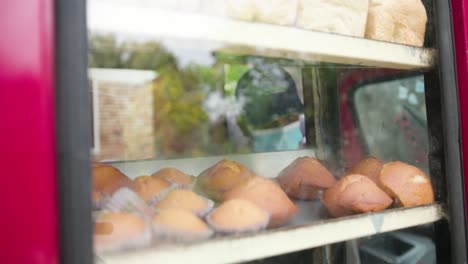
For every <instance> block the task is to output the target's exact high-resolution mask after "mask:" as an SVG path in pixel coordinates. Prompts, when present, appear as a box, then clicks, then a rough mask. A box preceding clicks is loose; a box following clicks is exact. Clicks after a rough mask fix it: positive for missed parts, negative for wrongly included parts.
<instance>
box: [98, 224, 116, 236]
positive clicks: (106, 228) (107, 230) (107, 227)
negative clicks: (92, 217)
mask: <svg viewBox="0 0 468 264" xmlns="http://www.w3.org/2000/svg"><path fill="white" fill-rule="evenodd" d="M112 232H114V225H113V224H112V223H109V222H96V223H94V234H96V235H110V234H112Z"/></svg>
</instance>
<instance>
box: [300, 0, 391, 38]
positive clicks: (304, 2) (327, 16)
mask: <svg viewBox="0 0 468 264" xmlns="http://www.w3.org/2000/svg"><path fill="white" fill-rule="evenodd" d="M390 1H393V0H390ZM368 6H369V0H299V7H298V11H297V21H296V26H297V27H300V28H303V29H308V30H317V31H324V32H331V33H337V34H343V35H350V36H356V37H364V33H365V29H366V19H367V11H368Z"/></svg>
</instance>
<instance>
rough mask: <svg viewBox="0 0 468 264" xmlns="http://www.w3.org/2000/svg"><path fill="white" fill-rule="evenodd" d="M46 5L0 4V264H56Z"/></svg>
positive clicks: (49, 7)
mask: <svg viewBox="0 0 468 264" xmlns="http://www.w3.org/2000/svg"><path fill="white" fill-rule="evenodd" d="M53 4H54V2H53V1H52V0H35V1H30V0H2V1H0V33H1V37H0V124H1V125H2V128H3V129H1V130H0V146H1V151H0V168H1V175H2V177H1V178H2V185H1V186H2V188H1V191H0V201H1V202H2V205H3V206H2V216H1V217H0V234H1V236H2V238H0V262H1V263H15V264H16V263H24V264H53V263H58V262H59V251H58V235H57V234H58V219H57V197H56V196H57V190H56V175H55V165H56V164H55V147H54V146H55V145H54V140H55V139H54V86H53V78H54V49H53V43H54V40H53V37H54V24H53V18H54V17H53Z"/></svg>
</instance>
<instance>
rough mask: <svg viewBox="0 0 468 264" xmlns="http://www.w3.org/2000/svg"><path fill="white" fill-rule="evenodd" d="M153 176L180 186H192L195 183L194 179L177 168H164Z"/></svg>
mask: <svg viewBox="0 0 468 264" xmlns="http://www.w3.org/2000/svg"><path fill="white" fill-rule="evenodd" d="M151 176H152V177H154V178H159V179H163V180H166V181H168V182H170V183H175V184H179V185H191V184H192V182H193V181H192V177H190V176H188V175H187V174H185V173H183V172H181V171H180V170H178V169H175V168H162V169H160V170H158V171H157V172H155V173H153V174H152V175H151Z"/></svg>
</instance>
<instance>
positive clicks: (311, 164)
mask: <svg viewBox="0 0 468 264" xmlns="http://www.w3.org/2000/svg"><path fill="white" fill-rule="evenodd" d="M277 180H278V183H279V184H280V186H281V188H283V190H284V191H285V192H286V193H287V194H288V195H289V196H290V197H292V198H296V199H303V200H311V199H316V198H319V196H320V193H321V192H322V191H323V190H325V189H328V188H330V187H332V186H333V185H335V183H336V180H335V177H334V176H333V175H332V174H331V172H330V171H329V170H327V168H325V167H324V166H323V165H322V164H321V163H320V161H318V160H317V159H314V158H312V157H301V158H297V159H296V160H294V161H293V162H292V163H291V164H290V165H289V166H287V167H286V168H284V169H283V170H282V171H281V172H280V173H279V175H278V177H277Z"/></svg>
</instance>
